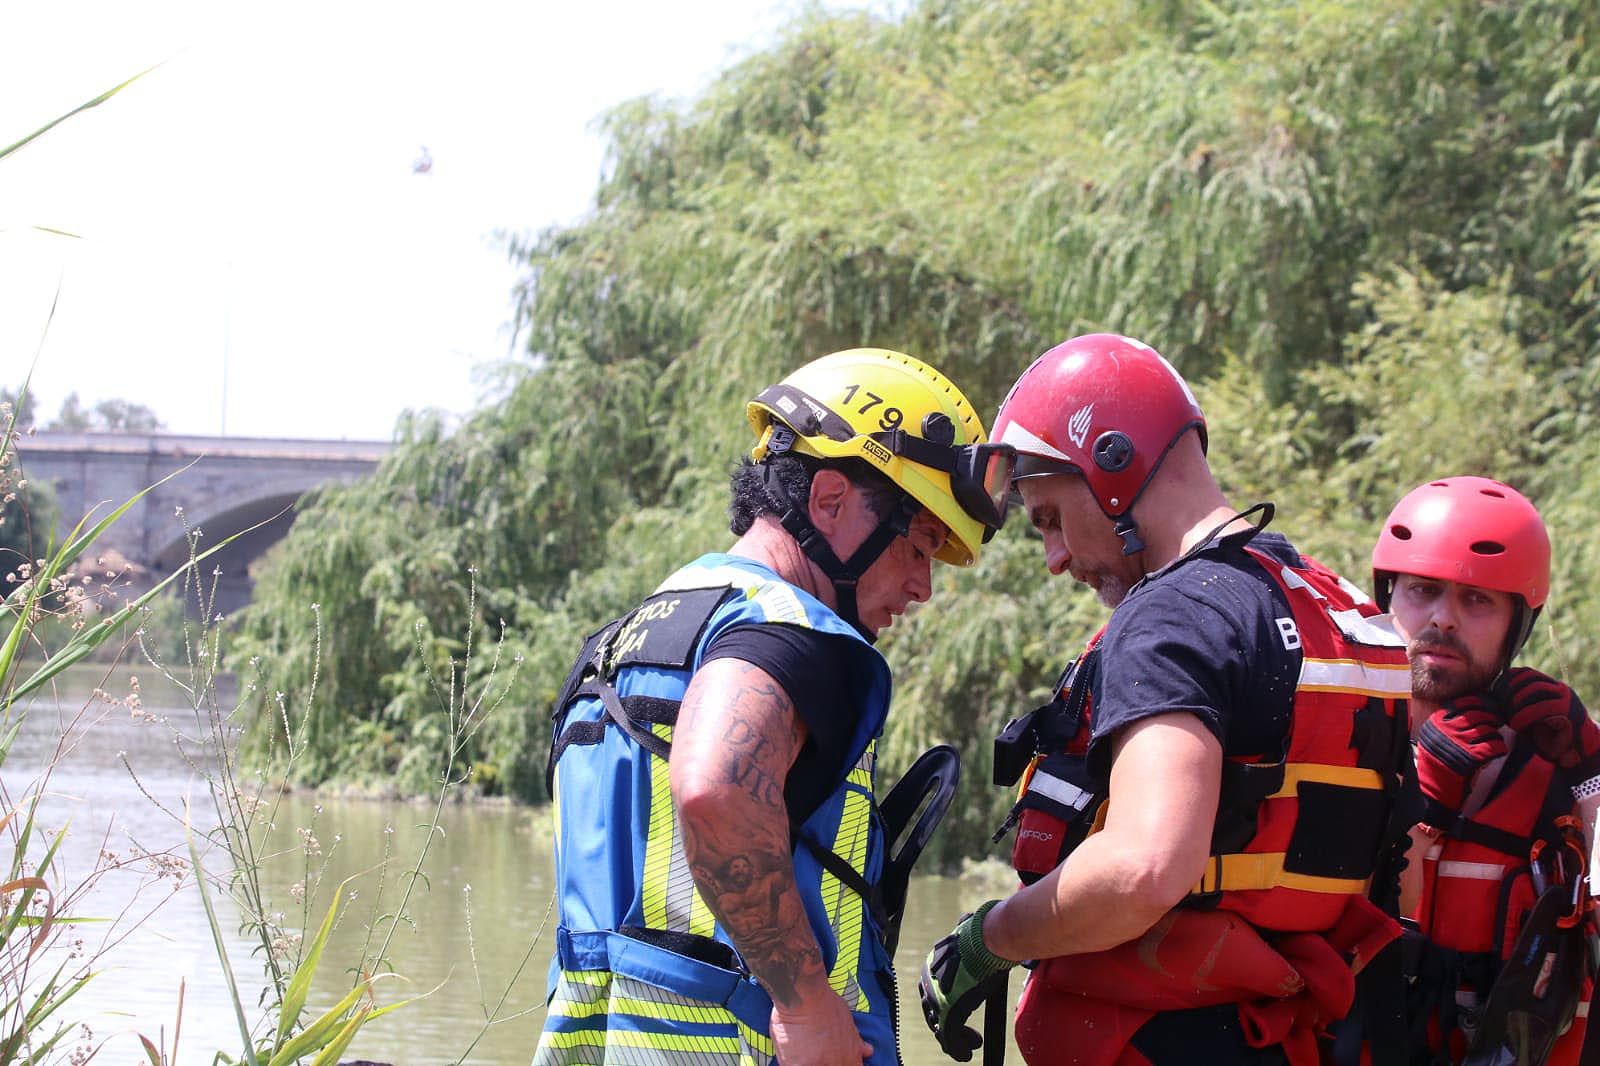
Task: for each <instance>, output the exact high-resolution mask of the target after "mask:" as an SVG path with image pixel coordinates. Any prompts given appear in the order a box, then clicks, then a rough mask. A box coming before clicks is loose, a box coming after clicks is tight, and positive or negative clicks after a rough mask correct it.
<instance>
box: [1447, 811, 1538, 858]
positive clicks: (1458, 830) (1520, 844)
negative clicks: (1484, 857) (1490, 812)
mask: <svg viewBox="0 0 1600 1066" xmlns="http://www.w3.org/2000/svg"><path fill="white" fill-rule="evenodd" d="M1445 832H1446V833H1447V834H1448V835H1449V836H1452V837H1454V838H1455V839H1457V840H1464V841H1466V842H1467V843H1469V844H1479V845H1482V846H1483V847H1486V848H1489V849H1490V850H1492V851H1498V852H1500V853H1501V854H1502V855H1510V856H1512V857H1514V858H1518V859H1521V858H1526V857H1527V854H1528V849H1529V848H1531V847H1533V837H1531V836H1523V835H1522V834H1521V833H1513V832H1510V831H1509V830H1505V829H1496V828H1495V827H1494V826H1492V825H1484V824H1483V823H1482V822H1474V821H1473V820H1472V819H1470V818H1467V817H1461V818H1458V819H1456V821H1455V824H1453V825H1451V826H1450V827H1449V828H1448V829H1446V830H1445Z"/></svg>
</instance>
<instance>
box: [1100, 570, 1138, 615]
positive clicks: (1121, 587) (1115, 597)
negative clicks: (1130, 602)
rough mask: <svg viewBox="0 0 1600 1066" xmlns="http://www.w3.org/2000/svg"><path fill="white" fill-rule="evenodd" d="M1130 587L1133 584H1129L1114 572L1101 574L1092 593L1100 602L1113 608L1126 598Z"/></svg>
mask: <svg viewBox="0 0 1600 1066" xmlns="http://www.w3.org/2000/svg"><path fill="white" fill-rule="evenodd" d="M1132 589H1133V586H1132V585H1131V584H1129V583H1128V582H1127V581H1126V580H1124V579H1123V578H1121V577H1119V576H1117V575H1116V574H1103V575H1101V577H1100V584H1099V586H1098V587H1097V588H1096V589H1095V590H1094V594H1095V596H1097V597H1098V598H1099V600H1100V602H1101V604H1103V605H1104V606H1106V607H1110V608H1111V609H1112V610H1115V609H1116V607H1117V605H1118V604H1119V603H1121V602H1122V601H1123V600H1125V599H1127V598H1128V593H1129V592H1130V591H1132Z"/></svg>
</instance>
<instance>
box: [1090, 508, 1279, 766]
mask: <svg viewBox="0 0 1600 1066" xmlns="http://www.w3.org/2000/svg"><path fill="white" fill-rule="evenodd" d="M1243 539H1244V538H1242V537H1237V536H1230V537H1227V538H1224V539H1222V540H1220V541H1214V542H1212V544H1211V545H1210V546H1208V547H1207V548H1206V549H1204V550H1203V551H1201V552H1200V553H1199V554H1197V555H1196V556H1194V557H1192V558H1188V559H1185V560H1183V561H1181V562H1179V563H1175V564H1173V565H1172V566H1171V567H1169V568H1167V569H1165V570H1161V571H1157V572H1156V573H1155V574H1152V575H1151V576H1150V577H1149V578H1147V579H1145V580H1144V581H1143V582H1141V583H1140V584H1138V585H1136V586H1134V588H1133V589H1132V591H1130V592H1129V593H1128V596H1127V598H1126V599H1125V600H1123V601H1122V603H1121V604H1119V605H1118V607H1117V609H1116V610H1115V611H1113V612H1112V614H1111V621H1110V623H1109V624H1107V626H1106V632H1105V636H1104V637H1102V638H1101V641H1100V655H1099V677H1098V678H1097V679H1095V680H1094V682H1093V684H1092V688H1091V692H1092V693H1093V697H1094V703H1093V708H1094V710H1093V723H1094V730H1093V734H1092V737H1091V740H1090V743H1089V765H1090V768H1091V769H1092V770H1093V771H1094V772H1095V774H1096V775H1097V776H1098V777H1100V778H1101V779H1102V780H1104V779H1105V778H1106V777H1108V776H1109V774H1110V769H1111V748H1112V745H1111V744H1110V743H1108V742H1106V741H1107V740H1108V738H1110V737H1111V736H1112V735H1113V734H1115V733H1116V732H1117V730H1119V729H1121V728H1123V727H1124V726H1127V725H1130V724H1131V723H1133V722H1137V721H1139V720H1140V719H1141V718H1148V717H1151V716H1152V715H1157V714H1166V713H1169V712H1171V711H1186V712H1188V713H1190V714H1193V715H1194V716H1195V717H1197V718H1199V719H1200V720H1201V721H1202V722H1204V723H1205V726H1206V728H1207V729H1209V730H1210V731H1211V733H1212V735H1213V736H1215V737H1216V738H1217V741H1218V742H1219V743H1220V744H1221V745H1222V750H1223V752H1224V753H1226V754H1227V755H1230V756H1234V757H1251V756H1259V757H1262V758H1265V759H1269V760H1275V759H1279V758H1282V757H1283V754H1284V749H1285V744H1286V742H1287V738H1288V731H1289V721H1290V718H1291V717H1292V715H1293V713H1294V690H1295V683H1296V682H1297V681H1298V679H1299V677H1300V662H1301V652H1300V648H1299V646H1298V641H1295V645H1296V646H1295V647H1293V648H1289V647H1286V646H1285V639H1284V635H1283V634H1284V630H1283V628H1281V626H1280V622H1279V620H1280V619H1288V620H1290V621H1291V622H1292V620H1293V618H1294V612H1293V611H1292V610H1290V608H1289V601H1288V598H1287V597H1286V596H1284V594H1283V590H1282V588H1280V587H1279V585H1278V583H1277V582H1276V581H1274V580H1273V578H1272V577H1271V576H1269V575H1268V574H1267V573H1266V571H1265V570H1264V569H1262V567H1261V565H1260V564H1259V563H1258V562H1256V560H1255V559H1254V558H1252V557H1251V556H1250V555H1248V554H1246V553H1245V551H1244V549H1243V547H1242V546H1241V541H1242V540H1243ZM1248 543H1249V545H1250V547H1252V548H1254V549H1255V550H1256V551H1258V552H1261V553H1262V554H1263V555H1266V556H1268V557H1269V558H1272V559H1276V560H1278V561H1280V562H1283V563H1286V564H1289V565H1294V566H1299V565H1302V561H1301V559H1300V555H1299V553H1298V552H1296V551H1295V550H1294V548H1293V547H1292V546H1291V545H1290V544H1289V542H1288V541H1287V540H1285V539H1284V538H1283V537H1282V536H1281V535H1279V534H1277V533H1258V534H1256V535H1255V537H1253V538H1250V539H1249V541H1248ZM1290 632H1293V629H1292V628H1291V629H1290Z"/></svg>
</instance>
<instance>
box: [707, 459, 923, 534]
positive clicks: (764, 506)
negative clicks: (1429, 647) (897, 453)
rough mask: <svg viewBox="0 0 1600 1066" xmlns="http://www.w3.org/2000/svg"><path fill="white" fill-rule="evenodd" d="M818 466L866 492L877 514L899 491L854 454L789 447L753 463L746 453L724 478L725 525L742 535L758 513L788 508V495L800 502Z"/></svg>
mask: <svg viewBox="0 0 1600 1066" xmlns="http://www.w3.org/2000/svg"><path fill="white" fill-rule="evenodd" d="M818 470H837V471H839V472H840V473H841V474H843V475H844V476H845V477H847V478H849V479H850V482H851V484H853V485H855V486H856V487H857V488H859V489H861V490H862V491H863V492H864V493H866V496H867V507H868V509H869V510H871V511H872V513H873V514H875V515H877V516H878V517H879V518H883V517H885V516H887V515H888V514H889V513H890V512H892V511H893V510H894V508H895V507H896V506H897V505H898V504H899V502H900V499H901V497H903V496H904V495H905V491H904V490H903V489H901V488H900V486H898V485H896V484H895V483H894V482H893V481H890V480H889V479H888V478H887V477H885V476H884V475H883V474H881V473H879V472H878V471H876V470H874V469H873V468H872V467H870V466H868V465H867V464H866V463H865V462H863V461H862V460H860V459H817V458H814V457H813V456H809V455H796V454H794V453H790V454H788V455H779V456H772V457H769V458H768V459H767V460H766V461H764V462H762V463H759V464H757V463H753V462H751V461H750V459H749V458H748V457H747V458H744V459H741V460H740V461H739V465H738V466H737V467H735V468H734V470H733V476H732V478H731V479H730V484H729V487H730V489H731V490H732V498H731V499H730V500H729V501H728V528H729V529H730V530H732V531H733V534H734V536H736V537H742V536H744V535H745V533H747V532H749V530H750V527H751V526H753V525H754V524H755V521H756V519H757V518H760V517H761V516H762V515H764V514H769V515H772V516H774V517H780V516H782V514H783V513H784V512H785V511H787V510H788V509H789V508H790V506H791V504H790V502H789V501H790V500H793V501H794V506H801V507H803V506H804V505H805V501H807V500H809V499H810V498H811V479H812V478H813V477H815V476H816V473H817V471H818ZM775 489H776V491H775Z"/></svg>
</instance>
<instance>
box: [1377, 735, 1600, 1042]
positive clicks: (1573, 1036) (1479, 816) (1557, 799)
mask: <svg viewBox="0 0 1600 1066" xmlns="http://www.w3.org/2000/svg"><path fill="white" fill-rule="evenodd" d="M1508 739H1509V740H1510V742H1511V747H1510V750H1509V751H1508V752H1507V754H1506V755H1505V756H1503V757H1501V758H1500V759H1497V760H1494V761H1493V762H1491V763H1489V764H1488V766H1486V767H1485V768H1484V769H1483V770H1480V771H1479V779H1478V782H1477V785H1476V787H1475V789H1474V794H1475V795H1482V796H1484V797H1485V798H1484V799H1483V801H1482V803H1481V805H1479V806H1477V808H1476V809H1474V810H1471V812H1470V813H1467V814H1463V813H1461V812H1458V811H1452V810H1448V809H1445V808H1443V807H1441V806H1440V805H1439V804H1437V803H1435V802H1431V801H1430V804H1429V808H1428V810H1427V813H1426V814H1425V816H1424V822H1425V823H1426V825H1427V827H1428V828H1429V829H1430V831H1431V834H1437V835H1434V836H1433V838H1432V840H1431V842H1430V843H1429V844H1428V845H1427V846H1426V847H1425V848H1424V849H1423V851H1422V853H1421V855H1418V856H1414V858H1413V861H1418V862H1420V863H1421V869H1422V878H1421V880H1422V890H1421V898H1420V900H1419V902H1418V906H1417V911H1416V914H1415V915H1414V916H1412V917H1414V919H1415V923H1416V929H1415V935H1416V936H1417V937H1418V938H1419V939H1420V943H1417V944H1416V945H1415V946H1413V948H1412V949H1411V950H1410V951H1409V952H1408V955H1410V956H1411V958H1410V963H1409V965H1410V968H1411V970H1412V976H1413V978H1414V981H1413V998H1414V1000H1415V1002H1414V1003H1413V1004H1412V1008H1411V1014H1412V1016H1413V1019H1414V1025H1415V1029H1416V1031H1415V1032H1414V1034H1413V1039H1414V1040H1415V1041H1416V1042H1417V1043H1418V1044H1419V1045H1421V1044H1426V1045H1427V1046H1428V1048H1429V1049H1430V1050H1431V1051H1432V1053H1433V1054H1434V1055H1435V1056H1436V1061H1440V1062H1457V1061H1460V1060H1461V1058H1462V1057H1463V1055H1465V1054H1466V1051H1467V1050H1468V1046H1469V1044H1470V1042H1471V1040H1472V1037H1473V1034H1475V1033H1476V1032H1477V1031H1478V1029H1479V1016H1480V1014H1481V1013H1482V1012H1483V1011H1484V1009H1485V1008H1486V1007H1487V1006H1488V1002H1489V999H1490V993H1491V992H1492V991H1493V990H1494V988H1495V983H1496V981H1498V980H1499V979H1500V978H1501V975H1502V974H1503V973H1504V972H1505V967H1506V962H1507V960H1508V959H1510V957H1511V954H1512V952H1513V949H1514V948H1516V947H1517V944H1518V938H1519V935H1520V934H1521V933H1522V931H1523V928H1524V926H1525V924H1526V923H1527V919H1528V918H1529V915H1530V913H1531V912H1532V911H1533V909H1534V905H1535V904H1536V903H1537V902H1538V899H1539V896H1540V895H1541V893H1542V891H1545V890H1547V885H1549V884H1551V883H1565V884H1568V885H1571V884H1572V883H1573V880H1574V879H1577V880H1578V881H1580V882H1581V881H1582V880H1583V878H1582V874H1583V872H1584V867H1585V865H1586V863H1585V858H1586V856H1585V851H1586V845H1585V843H1584V840H1583V835H1582V829H1581V828H1580V826H1579V823H1578V820H1577V819H1575V818H1573V817H1572V812H1573V799H1572V791H1571V789H1570V787H1569V786H1570V785H1571V781H1570V780H1569V777H1568V774H1567V773H1565V772H1564V771H1563V770H1562V769H1561V768H1560V767H1559V766H1557V765H1556V764H1555V763H1554V762H1552V761H1551V760H1549V759H1548V758H1546V757H1545V756H1543V755H1541V754H1540V752H1539V749H1538V747H1537V745H1536V744H1535V743H1534V742H1533V741H1532V739H1531V738H1529V737H1524V736H1514V737H1508ZM1431 834H1430V835H1431ZM1586 887H1587V886H1584V885H1581V884H1580V885H1579V888H1580V890H1585V889H1586ZM1573 915H1574V918H1575V919H1581V918H1582V914H1581V912H1580V911H1578V910H1577V909H1576V908H1575V909H1574V912H1573ZM1574 924H1575V923H1574ZM1407 935H1408V937H1410V936H1412V934H1411V933H1408V934H1407ZM1582 935H1583V931H1582V930H1581V929H1579V928H1570V929H1569V930H1568V931H1567V932H1565V933H1557V934H1556V936H1557V937H1566V938H1567V939H1568V940H1569V942H1567V943H1565V944H1564V945H1562V950H1563V951H1565V952H1570V953H1573V954H1574V955H1576V956H1577V957H1580V958H1581V957H1582V952H1583V947H1582ZM1555 958H1556V956H1555V955H1552V963H1551V964H1550V968H1552V969H1554V968H1558V966H1559V964H1556V963H1554V959H1555ZM1545 980H1546V981H1548V980H1549V978H1548V977H1546V978H1545ZM1555 984H1563V982H1561V981H1557V982H1555ZM1564 984H1565V985H1568V986H1571V987H1565V988H1563V989H1562V990H1561V992H1560V994H1562V995H1565V996H1567V997H1569V1002H1568V1004H1567V1006H1566V1010H1567V1011H1568V1012H1569V1013H1568V1015H1565V1016H1568V1017H1572V1020H1571V1025H1570V1028H1568V1029H1567V1031H1566V1032H1565V1034H1564V1035H1562V1036H1561V1037H1559V1038H1558V1039H1557V1040H1556V1041H1555V1044H1554V1047H1553V1048H1552V1049H1551V1051H1550V1053H1549V1057H1548V1058H1547V1059H1546V1060H1545V1061H1546V1063H1547V1064H1548V1066H1565V1064H1572V1063H1576V1062H1578V1053H1579V1049H1580V1048H1581V1046H1582V1043H1583V1033H1584V1027H1585V1024H1586V1020H1587V1019H1586V1015H1587V1008H1588V1004H1589V999H1590V990H1589V985H1588V983H1587V981H1585V980H1583V979H1582V978H1578V979H1577V980H1576V981H1575V982H1574V981H1573V980H1572V979H1571V978H1570V975H1569V979H1568V980H1567V981H1565V982H1564ZM1554 992H1555V990H1554V989H1552V993H1554ZM1552 1006H1555V1005H1553V1004H1552ZM1574 1015H1575V1016H1574Z"/></svg>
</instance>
